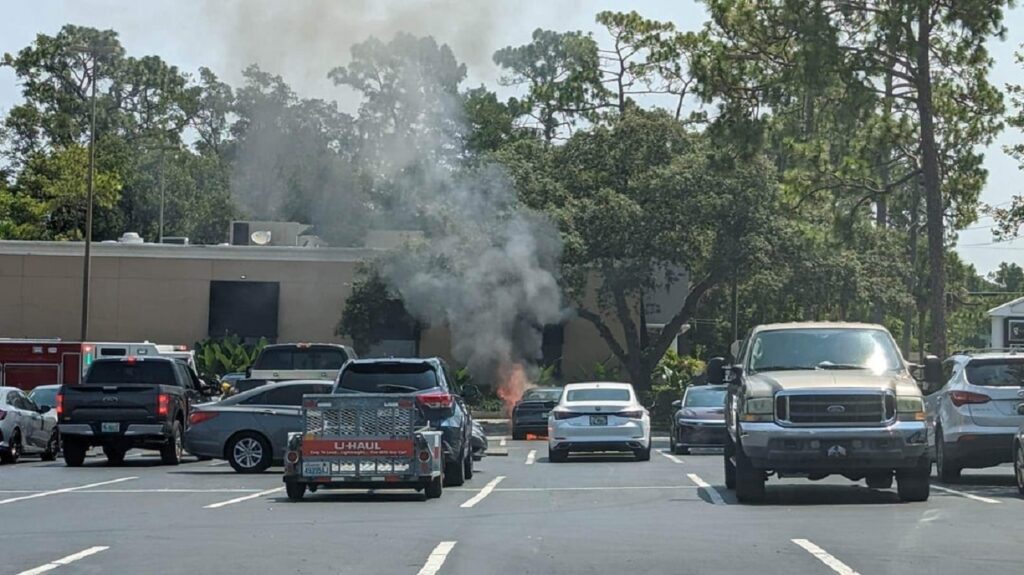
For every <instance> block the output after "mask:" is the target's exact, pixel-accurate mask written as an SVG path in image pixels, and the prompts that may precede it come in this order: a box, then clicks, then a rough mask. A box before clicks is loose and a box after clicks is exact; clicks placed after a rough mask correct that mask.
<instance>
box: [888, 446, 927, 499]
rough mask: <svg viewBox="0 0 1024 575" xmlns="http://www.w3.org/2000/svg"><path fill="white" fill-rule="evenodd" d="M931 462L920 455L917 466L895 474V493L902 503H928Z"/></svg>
mask: <svg viewBox="0 0 1024 575" xmlns="http://www.w3.org/2000/svg"><path fill="white" fill-rule="evenodd" d="M931 475H932V462H931V459H930V458H929V457H928V454H925V455H922V456H921V459H920V460H919V461H918V463H917V465H916V466H914V467H911V468H910V469H902V470H898V471H897V472H896V491H897V493H899V496H900V500H902V501H928V496H929V495H930V494H931V481H930V480H931Z"/></svg>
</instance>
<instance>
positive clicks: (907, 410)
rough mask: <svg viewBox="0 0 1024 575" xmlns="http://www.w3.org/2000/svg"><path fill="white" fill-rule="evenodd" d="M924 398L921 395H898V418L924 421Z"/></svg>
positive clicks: (900, 419)
mask: <svg viewBox="0 0 1024 575" xmlns="http://www.w3.org/2000/svg"><path fill="white" fill-rule="evenodd" d="M925 417H926V416H925V413H924V400H923V399H921V398H920V397H897V398H896V419H898V420H899V421H924V420H925Z"/></svg>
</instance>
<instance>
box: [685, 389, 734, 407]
mask: <svg viewBox="0 0 1024 575" xmlns="http://www.w3.org/2000/svg"><path fill="white" fill-rule="evenodd" d="M683 405H684V406H685V407H722V406H724V405H725V390H724V389H696V388H692V387H691V388H690V389H688V390H686V402H685V403H684V404H683Z"/></svg>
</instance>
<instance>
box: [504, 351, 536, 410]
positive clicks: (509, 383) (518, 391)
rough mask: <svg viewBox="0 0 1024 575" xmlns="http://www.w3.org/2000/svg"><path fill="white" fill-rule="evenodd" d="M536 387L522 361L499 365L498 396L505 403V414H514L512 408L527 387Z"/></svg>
mask: <svg viewBox="0 0 1024 575" xmlns="http://www.w3.org/2000/svg"><path fill="white" fill-rule="evenodd" d="M531 387H536V386H535V385H534V384H532V383H530V379H529V377H527V375H526V368H524V367H523V365H522V364H520V363H503V364H502V365H500V366H499V367H498V389H497V392H496V393H497V394H498V397H500V398H501V400H502V401H503V402H504V403H505V415H507V416H510V415H512V408H513V407H514V406H515V404H516V403H518V402H519V400H520V399H522V398H523V394H524V393H525V392H526V390H527V389H530V388H531Z"/></svg>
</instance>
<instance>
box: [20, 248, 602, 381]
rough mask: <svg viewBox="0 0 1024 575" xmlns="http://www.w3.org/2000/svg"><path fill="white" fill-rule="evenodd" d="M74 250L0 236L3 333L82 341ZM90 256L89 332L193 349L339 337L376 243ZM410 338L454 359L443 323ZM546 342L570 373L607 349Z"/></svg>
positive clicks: (560, 333) (592, 339) (583, 327)
mask: <svg viewBox="0 0 1024 575" xmlns="http://www.w3.org/2000/svg"><path fill="white" fill-rule="evenodd" d="M83 252H84V246H83V244H82V243H76V242H19V241H0V337H6V338H54V337H57V338H61V339H65V340H70V341H76V340H78V339H79V335H80V324H81V298H82V296H81V293H82V292H81V290H82V264H83ZM92 253H93V260H92V274H91V275H92V282H91V294H90V322H89V325H90V329H89V339H90V340H92V341H143V340H148V341H153V342H158V343H183V344H189V345H191V344H193V343H195V342H197V341H201V340H204V339H206V338H207V337H210V336H218V335H223V334H224V333H236V334H241V335H247V336H250V337H257V336H260V335H264V336H267V337H268V338H270V339H272V340H276V341H279V342H289V341H317V342H327V341H344V338H341V337H339V336H336V335H334V331H335V327H336V325H337V323H338V319H339V318H340V316H341V311H342V309H343V307H344V304H345V299H346V298H347V297H348V295H349V294H350V292H351V289H352V282H353V279H354V277H355V275H356V272H357V268H358V265H359V264H360V263H361V262H364V261H366V260H368V259H370V258H372V257H374V256H375V255H377V254H379V253H380V251H379V250H375V249H353V248H309V247H306V248H296V247H269V246H264V247H260V246H188V245H168V244H163V245H160V244H120V243H94V244H93V248H92ZM415 337H416V341H415V342H413V343H412V345H410V346H409V349H415V350H416V352H418V353H419V354H420V355H423V356H428V355H439V356H442V357H446V358H448V359H449V360H451V359H452V358H451V357H450V341H449V334H448V331H447V329H445V328H443V327H438V326H434V327H430V328H426V329H424V330H422V331H420V332H418V333H416V335H415ZM547 340H548V341H547V342H546V346H545V347H546V355H548V356H554V357H558V358H560V359H561V364H562V369H563V374H564V376H565V377H566V378H567V379H579V378H583V377H586V375H587V374H588V373H589V372H590V371H591V370H592V368H593V366H594V365H595V363H597V362H600V361H606V360H609V358H610V356H611V353H610V352H609V351H608V348H607V346H606V345H605V343H604V342H603V341H602V340H601V338H600V336H599V335H598V334H597V332H596V330H595V329H594V328H593V327H592V326H591V325H590V324H589V323H587V322H585V321H583V320H579V319H572V320H570V321H568V322H567V324H566V325H564V326H562V328H561V329H558V330H555V333H554V335H553V336H552V337H549V338H547Z"/></svg>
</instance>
